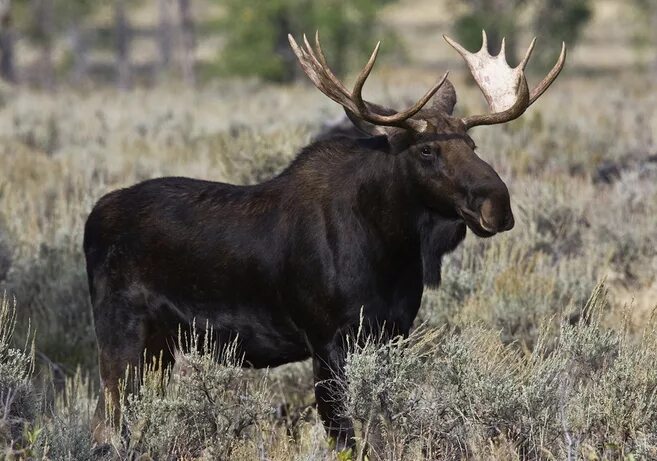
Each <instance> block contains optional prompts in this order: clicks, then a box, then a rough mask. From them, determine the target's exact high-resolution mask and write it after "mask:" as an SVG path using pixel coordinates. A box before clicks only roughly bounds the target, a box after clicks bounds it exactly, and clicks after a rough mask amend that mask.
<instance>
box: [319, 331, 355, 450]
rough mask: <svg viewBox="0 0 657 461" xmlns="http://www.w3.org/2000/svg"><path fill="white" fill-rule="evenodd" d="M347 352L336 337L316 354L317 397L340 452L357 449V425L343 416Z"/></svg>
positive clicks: (326, 425)
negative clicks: (355, 433) (355, 436)
mask: <svg viewBox="0 0 657 461" xmlns="http://www.w3.org/2000/svg"><path fill="white" fill-rule="evenodd" d="M345 357H346V351H345V348H344V346H343V344H342V341H341V340H334V341H333V342H331V343H329V344H328V345H326V346H324V347H322V348H320V349H319V350H316V351H315V353H314V355H313V372H314V377H315V399H316V401H317V411H318V413H319V416H320V418H321V419H322V422H323V423H324V427H325V428H326V432H327V433H328V436H329V437H330V438H332V439H333V440H334V441H335V448H336V450H338V451H342V450H347V449H349V448H354V447H355V445H356V442H355V440H354V427H353V423H352V421H351V420H350V419H349V418H346V417H345V416H344V415H343V412H342V409H343V401H344V395H343V392H342V391H343V389H344V386H343V385H344V382H345V375H344V364H345Z"/></svg>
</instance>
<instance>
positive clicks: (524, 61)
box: [516, 37, 536, 70]
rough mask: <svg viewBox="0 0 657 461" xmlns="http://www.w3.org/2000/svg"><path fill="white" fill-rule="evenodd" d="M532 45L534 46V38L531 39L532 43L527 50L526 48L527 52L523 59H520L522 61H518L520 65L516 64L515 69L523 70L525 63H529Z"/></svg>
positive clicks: (532, 49)
mask: <svg viewBox="0 0 657 461" xmlns="http://www.w3.org/2000/svg"><path fill="white" fill-rule="evenodd" d="M534 45H536V37H534V38H533V39H532V42H531V43H530V44H529V48H527V52H526V53H525V57H524V58H522V61H520V64H518V65H517V66H516V68H518V67H519V68H521V69H522V70H525V67H527V63H528V62H529V58H531V56H532V52H533V51H534Z"/></svg>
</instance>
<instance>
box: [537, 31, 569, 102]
mask: <svg viewBox="0 0 657 461" xmlns="http://www.w3.org/2000/svg"><path fill="white" fill-rule="evenodd" d="M532 45H533V42H532ZM565 64H566V43H565V42H561V53H560V54H559V59H557V63H556V64H555V65H554V67H552V69H550V72H548V74H547V75H546V76H545V78H544V79H543V80H542V81H541V83H539V84H538V85H537V86H536V88H534V89H533V90H532V93H531V96H530V98H529V105H532V104H534V102H535V101H536V100H537V99H538V98H540V97H541V95H542V94H543V93H545V90H547V89H548V88H549V87H550V85H552V83H553V82H554V81H555V80H556V79H557V77H558V76H559V74H560V73H561V71H562V70H563V66H564V65H565Z"/></svg>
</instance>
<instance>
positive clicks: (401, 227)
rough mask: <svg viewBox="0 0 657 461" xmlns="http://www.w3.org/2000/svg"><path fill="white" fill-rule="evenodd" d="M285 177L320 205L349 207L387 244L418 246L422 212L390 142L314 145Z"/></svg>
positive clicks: (344, 141) (333, 141) (345, 140)
mask: <svg viewBox="0 0 657 461" xmlns="http://www.w3.org/2000/svg"><path fill="white" fill-rule="evenodd" d="M281 176H283V177H285V176H287V177H289V179H290V180H294V181H298V182H300V184H299V185H300V188H301V189H302V190H305V191H306V194H304V195H308V196H309V197H311V198H312V199H313V200H315V201H321V202H322V203H342V204H344V205H347V206H348V208H345V209H349V210H350V211H351V210H353V211H355V212H356V213H357V214H358V216H359V219H360V220H361V221H362V222H361V224H365V225H367V226H368V227H369V228H370V230H371V231H373V232H374V233H375V234H376V235H377V236H378V237H379V239H381V240H382V241H385V242H386V244H387V245H389V246H399V245H402V244H403V245H408V244H413V245H419V236H418V222H419V218H420V215H421V213H422V209H421V207H420V204H419V201H418V200H417V195H416V194H414V193H413V190H412V187H411V185H410V179H409V178H408V177H407V176H408V175H407V172H406V168H405V167H404V165H403V160H402V159H401V158H400V155H396V154H394V153H392V152H390V149H389V145H388V143H387V141H386V140H385V138H383V137H374V138H366V139H348V138H334V139H331V140H328V141H322V142H318V143H315V144H311V145H310V146H308V147H306V148H305V149H304V150H303V151H302V153H301V154H300V155H299V156H298V157H297V159H296V160H295V161H294V162H293V163H292V164H291V165H290V167H289V168H288V169H287V170H286V171H285V172H284V173H283V174H282V175H281ZM293 178H294V179H293ZM413 241H415V242H413Z"/></svg>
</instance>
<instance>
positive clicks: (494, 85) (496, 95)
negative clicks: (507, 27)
mask: <svg viewBox="0 0 657 461" xmlns="http://www.w3.org/2000/svg"><path fill="white" fill-rule="evenodd" d="M443 38H444V39H445V40H446V41H447V43H449V44H450V45H451V46H452V47H453V48H454V49H455V50H456V51H458V53H459V54H460V55H461V56H463V59H465V62H466V64H467V65H468V67H469V68H470V72H472V76H473V77H474V79H475V81H476V82H477V85H479V88H480V89H481V91H482V93H484V96H485V97H486V101H488V107H489V108H490V110H491V113H490V114H485V115H474V116H470V117H465V118H463V119H462V121H463V124H464V125H465V126H466V128H468V129H469V128H472V127H474V126H479V125H494V124H497V123H505V122H509V121H511V120H514V119H516V118H518V117H520V116H521V115H522V114H523V113H524V112H525V111H526V110H527V108H528V107H529V106H531V105H532V104H533V103H534V102H535V101H536V100H537V99H538V98H539V97H540V96H541V95H542V94H543V93H544V92H545V90H547V89H548V87H549V86H550V85H551V84H552V82H554V80H555V79H556V78H557V76H558V75H559V73H560V72H561V70H562V69H563V66H564V64H565V62H566V44H565V43H562V45H561V54H560V55H559V59H558V60H557V63H556V64H555V65H554V67H553V68H552V70H550V72H548V74H547V75H546V76H545V78H544V79H543V80H542V81H541V83H539V84H538V85H537V86H536V88H534V89H533V90H532V92H531V93H529V89H528V86H527V79H526V77H525V67H526V66H527V62H529V58H530V56H531V54H532V51H533V50H534V45H535V44H536V38H534V39H533V40H532V42H531V43H530V44H529V48H528V49H527V52H526V53H525V57H524V58H523V59H522V61H521V62H520V64H518V65H517V66H516V67H511V66H509V64H508V63H507V62H506V54H505V50H504V46H505V40H504V39H502V47H501V50H500V52H499V54H498V55H497V56H491V55H490V54H489V52H488V38H487V37H486V31H482V45H481V49H480V50H479V51H477V52H476V53H471V52H469V51H468V50H466V49H465V48H463V47H462V46H461V45H460V44H458V43H457V42H455V41H454V40H452V39H451V38H449V37H447V36H446V35H443Z"/></svg>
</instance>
